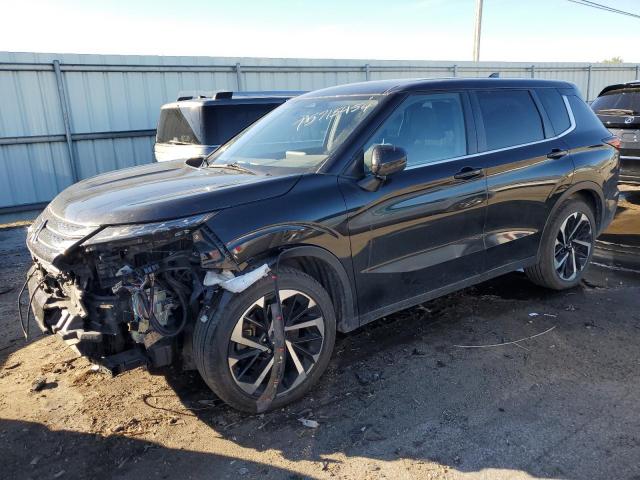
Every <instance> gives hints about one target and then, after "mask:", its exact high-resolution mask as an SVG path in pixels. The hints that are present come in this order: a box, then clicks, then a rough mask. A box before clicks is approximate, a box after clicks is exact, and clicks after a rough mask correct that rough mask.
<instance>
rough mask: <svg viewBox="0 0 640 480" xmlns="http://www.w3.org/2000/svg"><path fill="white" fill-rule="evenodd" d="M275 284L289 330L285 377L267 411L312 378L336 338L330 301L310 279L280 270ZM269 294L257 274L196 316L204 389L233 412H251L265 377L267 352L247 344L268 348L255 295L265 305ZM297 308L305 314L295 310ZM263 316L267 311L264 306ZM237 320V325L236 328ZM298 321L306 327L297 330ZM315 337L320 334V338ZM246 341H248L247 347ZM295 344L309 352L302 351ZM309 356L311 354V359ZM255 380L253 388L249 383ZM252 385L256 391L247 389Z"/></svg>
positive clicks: (197, 360)
mask: <svg viewBox="0 0 640 480" xmlns="http://www.w3.org/2000/svg"><path fill="white" fill-rule="evenodd" d="M278 285H279V290H280V294H281V299H282V304H283V317H284V320H285V326H286V328H288V329H290V330H288V331H286V332H285V333H286V338H287V340H288V342H287V345H286V362H285V375H284V378H283V381H282V382H281V384H280V387H279V389H278V394H277V395H276V397H275V399H274V400H273V402H272V404H271V407H270V410H273V409H277V408H280V407H282V406H284V405H286V404H288V403H290V402H293V401H295V400H298V399H299V398H301V397H302V396H303V395H304V394H305V393H306V392H307V391H308V390H309V389H310V388H311V387H312V386H313V385H314V384H315V383H316V382H317V381H318V379H319V378H320V376H321V375H322V373H323V372H324V370H325V369H326V367H327V365H328V363H329V360H330V358H331V353H332V351H333V345H334V342H335V336H336V317H335V311H334V308H333V304H332V302H331V299H330V298H329V295H328V294H327V292H326V291H325V289H324V288H323V287H322V286H321V285H320V284H319V283H318V282H317V281H316V280H314V279H313V278H312V277H310V276H309V275H307V274H306V273H303V272H301V271H299V270H295V269H291V268H280V272H279V274H278ZM291 292H296V293H291ZM272 296H273V281H272V280H271V279H270V278H263V279H261V280H259V281H258V282H256V283H255V284H254V285H252V286H251V287H249V288H248V289H247V290H245V291H243V292H241V293H238V294H234V295H233V296H232V297H231V299H230V300H229V302H228V303H227V304H226V306H225V307H224V308H222V309H220V310H221V311H216V313H215V314H214V316H213V318H211V319H209V320H208V321H206V322H202V321H200V319H198V320H196V326H195V329H194V335H193V351H194V359H195V363H196V367H197V368H198V371H199V372H200V375H201V376H202V378H203V379H204V381H205V382H206V384H207V385H208V386H209V388H211V390H213V392H214V393H215V394H216V395H218V397H220V398H221V399H222V400H223V401H224V402H226V403H227V404H229V405H230V406H232V407H233V408H236V409H238V410H242V411H246V412H252V413H255V412H256V411H257V400H258V397H259V396H260V393H261V391H262V390H264V385H265V384H266V381H267V380H268V378H269V373H270V368H269V362H268V359H269V357H270V356H271V357H272V355H270V354H269V352H267V351H262V350H259V349H258V348H255V347H254V346H253V345H255V344H258V346H261V345H262V346H264V345H267V346H270V343H269V340H268V325H269V324H270V320H269V318H265V317H264V316H263V315H265V313H264V312H265V309H264V308H263V307H262V306H261V305H262V304H263V303H262V301H261V299H263V297H264V298H265V302H264V303H265V304H268V303H270V300H271V299H270V297H272ZM312 302H314V303H315V306H312ZM305 305H306V307H305ZM305 308H306V310H304V309H305ZM303 310H304V312H306V313H299V312H301V311H303ZM292 311H293V313H291V312H292ZM261 312H262V313H261ZM266 315H269V313H268V309H267V313H266ZM318 316H319V317H320V318H319V320H318V318H316V317H318ZM296 317H299V318H296ZM309 319H310V320H309ZM240 322H241V323H240ZM289 322H290V323H289ZM239 323H240V324H241V327H238V324H239ZM263 325H264V328H263ZM301 325H311V326H309V327H307V328H302V327H300V326H301ZM316 337H322V340H318V338H316ZM308 339H313V340H308ZM236 340H239V342H238V341H236ZM289 340H290V341H289ZM247 343H250V344H251V345H250V346H247V345H246V344H247ZM301 347H304V351H305V352H307V353H309V355H307V353H305V354H303V353H302V352H303V349H301ZM260 348H262V347H260ZM292 352H293V353H292ZM310 354H313V356H312V355H310ZM254 357H255V358H254ZM294 357H295V360H294ZM312 357H315V358H316V360H315V362H314V361H313V358H312ZM239 359H240V360H239ZM296 360H297V361H296ZM252 361H253V363H251V362H252ZM245 368H246V369H247V370H246V371H245ZM300 368H301V369H302V371H304V374H303V375H301V374H300ZM267 369H268V372H267V373H266V375H264V377H263V380H262V381H259V379H260V374H262V373H264V372H265V370H267ZM296 375H297V376H296ZM254 380H255V381H254ZM256 383H258V387H255V385H256ZM254 387H255V388H256V389H255V391H252V389H253V388H254Z"/></svg>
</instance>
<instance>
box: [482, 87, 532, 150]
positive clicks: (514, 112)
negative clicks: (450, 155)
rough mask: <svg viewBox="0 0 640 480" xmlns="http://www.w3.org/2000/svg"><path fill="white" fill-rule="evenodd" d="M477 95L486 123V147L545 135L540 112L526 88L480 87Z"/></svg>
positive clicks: (487, 148) (529, 140)
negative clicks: (481, 88) (485, 88)
mask: <svg viewBox="0 0 640 480" xmlns="http://www.w3.org/2000/svg"><path fill="white" fill-rule="evenodd" d="M476 96H477V98H478V104H479V107H480V115H481V116H482V122H483V124H484V133H485V138H486V142H487V145H486V149H485V150H496V149H499V148H504V147H511V146H515V145H521V144H524V143H529V142H535V141H538V140H543V139H544V130H543V128H542V119H541V118H540V113H539V112H538V109H537V107H536V104H535V103H534V101H533V98H532V97H531V94H529V92H528V91H527V90H494V91H479V92H477V93H476Z"/></svg>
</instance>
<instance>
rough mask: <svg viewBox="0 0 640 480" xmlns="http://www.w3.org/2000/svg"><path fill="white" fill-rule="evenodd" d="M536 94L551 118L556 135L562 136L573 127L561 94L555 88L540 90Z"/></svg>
mask: <svg viewBox="0 0 640 480" xmlns="http://www.w3.org/2000/svg"><path fill="white" fill-rule="evenodd" d="M536 93H537V94H538V98H539V99H540V101H541V102H542V106H543V107H544V109H545V111H546V112H547V115H548V116H549V120H550V121H551V126H552V127H553V131H554V132H555V134H556V135H560V134H561V133H562V132H564V131H566V130H567V129H568V128H569V127H570V126H571V120H570V119H569V114H568V113H567V107H566V105H565V104H564V100H563V99H562V95H560V92H558V90H556V89H555V88H540V89H538V90H536Z"/></svg>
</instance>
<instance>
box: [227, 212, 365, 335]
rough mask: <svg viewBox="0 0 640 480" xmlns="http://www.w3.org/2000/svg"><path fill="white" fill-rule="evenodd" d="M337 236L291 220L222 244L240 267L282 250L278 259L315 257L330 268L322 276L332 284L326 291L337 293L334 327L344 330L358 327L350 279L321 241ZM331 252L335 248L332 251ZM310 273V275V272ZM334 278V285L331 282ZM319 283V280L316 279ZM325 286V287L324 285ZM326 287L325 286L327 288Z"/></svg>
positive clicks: (331, 231)
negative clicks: (336, 325)
mask: <svg viewBox="0 0 640 480" xmlns="http://www.w3.org/2000/svg"><path fill="white" fill-rule="evenodd" d="M340 237H341V236H340V235H339V234H338V233H337V232H336V231H334V230H332V229H330V228H327V227H324V226H319V225H313V224H308V223H291V224H286V225H275V226H269V227H266V228H264V229H260V230H258V231H255V232H251V233H249V234H247V235H243V236H242V237H239V238H237V239H235V240H232V241H230V242H228V243H227V244H226V248H227V249H228V251H229V252H231V255H232V256H233V257H234V259H235V261H236V262H237V263H238V264H239V265H240V268H241V269H245V268H246V267H247V266H249V265H257V264H259V263H260V262H265V261H267V262H271V261H274V260H275V257H277V256H278V255H279V254H280V252H283V251H284V252H285V253H284V254H283V255H282V257H281V261H282V260H287V261H291V260H295V259H302V258H313V259H316V260H319V261H320V262H322V263H323V264H325V265H326V266H327V267H329V269H330V271H331V274H332V275H331V277H332V278H329V279H326V280H328V281H329V284H330V286H334V288H333V289H331V290H333V291H332V292H329V294H330V295H331V296H332V297H334V296H335V295H339V296H340V302H339V303H340V305H336V307H339V312H338V313H339V315H338V317H339V318H338V330H339V331H341V332H348V331H351V330H353V329H355V328H357V327H359V326H360V324H359V316H358V311H357V306H356V303H355V300H354V299H355V298H356V297H355V292H354V291H353V289H354V287H353V286H354V281H353V279H352V278H351V277H350V276H349V274H348V273H347V272H348V270H347V269H346V268H345V266H344V265H343V263H342V261H341V260H340V259H339V258H338V257H337V256H336V255H334V254H333V253H331V252H330V251H329V250H328V249H326V248H323V247H322V244H324V243H333V242H338V241H339V239H340ZM334 251H335V250H334ZM347 254H348V255H349V256H348V258H345V260H346V261H347V262H350V261H351V257H350V252H345V255H347ZM312 276H313V275H312ZM335 280H337V281H338V285H333V283H334V282H335ZM320 283H323V282H320ZM325 288H326V287H325ZM327 290H329V289H327Z"/></svg>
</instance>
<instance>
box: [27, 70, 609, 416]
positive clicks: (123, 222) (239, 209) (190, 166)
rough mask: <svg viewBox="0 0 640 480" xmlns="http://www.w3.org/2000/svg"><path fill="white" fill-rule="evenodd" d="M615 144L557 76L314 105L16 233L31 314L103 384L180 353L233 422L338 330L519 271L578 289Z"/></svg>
mask: <svg viewBox="0 0 640 480" xmlns="http://www.w3.org/2000/svg"><path fill="white" fill-rule="evenodd" d="M615 145H617V138H616V137H614V136H612V135H611V134H610V133H609V132H608V131H607V130H606V129H605V128H604V126H603V125H602V123H601V122H600V121H599V120H598V118H597V117H596V116H595V114H594V113H593V111H592V110H591V109H590V108H589V107H588V106H587V105H586V104H585V102H584V101H583V100H582V99H581V97H580V94H579V92H578V91H577V89H576V87H575V86H574V85H572V84H570V83H566V82H559V81H543V80H532V79H531V80H530V79H518V80H516V79H461V78H459V79H439V80H393V81H391V80H389V81H375V82H366V83H358V84H351V85H344V86H338V87H332V88H327V89H324V90H319V91H315V92H311V93H308V94H306V95H302V96H300V97H297V98H295V99H292V100H290V101H288V102H287V103H286V104H284V105H282V106H281V107H280V108H278V109H276V110H274V111H273V112H271V113H270V114H269V115H267V116H265V117H263V118H262V119H260V120H258V121H257V122H256V123H255V124H254V125H253V126H251V127H250V128H249V129H247V130H246V131H244V132H243V133H242V134H240V135H238V136H236V137H235V138H234V139H233V140H231V141H230V142H228V143H226V144H225V145H223V146H222V147H221V148H219V149H218V150H216V152H214V153H213V154H212V155H210V156H209V157H207V158H206V159H205V160H204V161H195V160H193V159H192V160H189V161H183V160H179V161H172V162H163V163H160V164H152V165H146V166H141V167H136V168H133V169H128V170H121V171H116V172H111V173H107V174H105V175H101V176H98V177H94V178H91V179H87V180H84V181H82V182H80V183H78V184H76V185H73V186H71V187H69V188H68V189H67V190H65V191H64V192H62V193H61V194H60V195H58V197H56V198H55V199H54V200H53V201H52V202H51V204H50V205H49V206H48V207H47V209H46V210H45V211H44V212H43V213H42V214H41V215H40V216H39V217H38V219H37V220H36V221H35V223H34V224H33V226H32V227H31V228H30V230H29V235H28V247H29V249H30V251H31V254H32V256H33V261H34V264H33V267H32V268H31V270H30V271H29V274H28V275H29V277H28V285H29V292H30V293H29V294H30V298H31V299H32V301H31V303H32V309H33V314H34V316H35V318H36V320H37V323H38V325H39V326H40V328H41V329H42V330H43V331H46V332H53V333H57V334H59V335H60V336H61V337H62V338H63V339H64V340H65V341H66V342H67V343H69V344H70V345H72V346H73V347H74V348H76V349H77V350H78V351H79V352H80V353H81V354H83V355H87V356H88V357H90V358H91V359H92V360H93V361H94V362H96V363H98V364H101V365H103V366H104V367H105V368H108V369H109V370H111V371H112V372H115V373H117V372H120V371H123V370H126V369H129V368H132V367H134V366H138V365H152V366H155V367H160V366H165V365H168V364H171V363H173V362H177V361H179V362H180V363H181V364H182V365H183V367H184V368H197V369H198V371H199V372H200V374H201V375H202V377H203V378H204V380H205V381H206V383H207V384H208V385H209V386H210V387H211V389H212V390H213V391H214V392H215V393H216V394H217V395H218V396H219V397H220V398H222V399H223V400H224V401H226V402H227V403H229V404H230V405H232V406H234V407H236V408H238V409H241V410H246V411H253V412H255V411H264V410H268V409H270V408H278V407H281V406H283V405H285V404H287V403H289V402H291V401H293V400H295V399H298V398H300V397H301V396H302V395H303V394H304V393H305V392H306V391H307V390H308V389H309V388H311V386H312V385H313V384H314V383H315V382H316V381H317V380H318V378H319V377H320V375H321V374H322V372H323V371H324V369H325V368H326V366H327V364H328V362H329V359H330V356H331V352H332V350H333V345H334V340H335V335H336V331H341V332H349V331H351V330H353V329H356V328H358V327H360V326H362V325H364V324H366V323H368V322H371V321H373V320H376V319H378V318H381V317H383V316H386V315H389V314H391V313H393V312H396V311H398V310H401V309H405V308H408V307H411V306H414V305H417V304H420V303H422V302H425V301H428V300H430V299H433V298H435V297H438V296H441V295H445V294H447V293H449V292H453V291H455V290H458V289H461V288H464V287H467V286H469V285H473V284H475V283H478V282H482V281H484V280H487V279H489V278H492V277H495V276H498V275H502V274H505V273H507V272H511V271H514V270H518V269H521V268H523V269H524V270H525V272H526V274H527V275H528V276H529V278H530V279H531V280H532V281H533V282H534V283H536V284H539V285H542V286H545V287H548V288H551V289H556V290H561V289H566V288H571V287H574V286H576V285H577V284H578V283H579V282H580V279H581V277H582V275H583V273H584V271H585V269H586V268H587V266H588V264H589V261H590V259H591V255H592V250H593V243H594V241H595V238H596V237H597V235H598V234H599V233H600V232H601V231H602V230H603V229H604V228H605V227H606V226H607V225H608V224H609V222H610V221H611V219H612V217H613V214H614V211H615V209H616V203H617V200H618V189H617V183H618V169H619V154H618V151H617V149H616V148H615Z"/></svg>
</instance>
